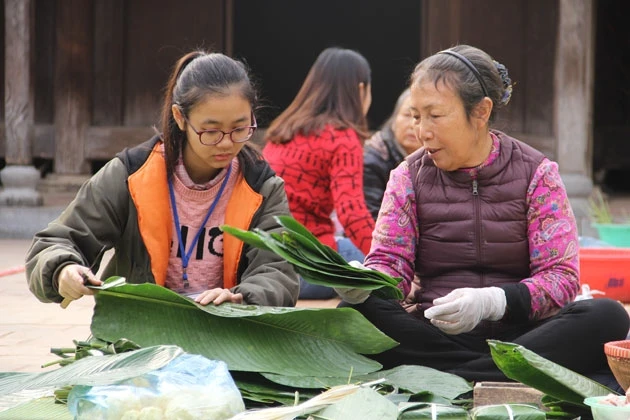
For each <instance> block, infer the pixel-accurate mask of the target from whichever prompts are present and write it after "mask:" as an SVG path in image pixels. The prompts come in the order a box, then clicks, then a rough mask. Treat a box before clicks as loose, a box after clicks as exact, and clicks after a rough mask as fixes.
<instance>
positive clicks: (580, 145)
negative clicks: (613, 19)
mask: <svg viewBox="0 0 630 420" xmlns="http://www.w3.org/2000/svg"><path fill="white" fill-rule="evenodd" d="M593 27H594V5H593V0H560V8H559V21H558V42H557V51H556V71H555V80H556V83H555V97H556V109H555V114H556V134H557V142H556V160H557V161H558V164H559V167H560V173H561V174H562V179H563V181H564V183H565V185H566V187H567V193H568V194H569V199H570V200H571V204H572V207H573V211H574V213H575V215H576V217H577V219H578V228H579V229H580V233H581V234H582V235H593V230H592V228H591V227H590V222H589V219H588V212H587V199H588V197H589V196H590V194H591V191H592V189H593V181H592V175H591V171H592V164H591V162H592V159H593V152H592V141H593V140H592V135H593V118H592V117H593V110H592V108H593V69H594V30H593Z"/></svg>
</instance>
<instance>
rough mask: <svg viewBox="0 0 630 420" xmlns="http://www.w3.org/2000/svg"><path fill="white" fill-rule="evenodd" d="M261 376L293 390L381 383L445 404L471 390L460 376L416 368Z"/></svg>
mask: <svg viewBox="0 0 630 420" xmlns="http://www.w3.org/2000/svg"><path fill="white" fill-rule="evenodd" d="M263 376H264V377H265V378H267V379H269V380H270V381H273V382H275V383H278V384H281V385H284V386H289V387H295V388H324V387H333V386H336V385H343V384H346V383H348V382H351V383H354V382H357V383H365V382H371V381H374V380H377V379H384V381H383V382H382V383H383V384H388V385H392V386H394V387H395V388H396V389H400V390H405V391H409V392H411V393H412V394H419V393H423V392H430V393H432V394H434V395H437V396H440V397H444V398H446V399H448V400H453V399H455V398H457V397H458V396H460V395H461V394H465V393H467V392H470V391H472V389H473V388H472V385H471V384H470V383H469V382H467V381H466V380H465V379H464V378H462V377H461V376H457V375H453V374H451V373H447V372H441V371H439V370H436V369H432V368H429V367H426V366H416V365H403V366H397V367H395V368H393V369H388V370H379V371H378V372H373V373H369V374H367V375H356V376H353V377H352V378H347V377H346V378H331V377H327V378H326V377H315V378H313V377H307V376H287V375H277V374H272V373H264V374H263Z"/></svg>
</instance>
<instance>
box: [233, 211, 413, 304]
mask: <svg viewBox="0 0 630 420" xmlns="http://www.w3.org/2000/svg"><path fill="white" fill-rule="evenodd" d="M275 219H276V220H277V221H278V223H279V224H280V225H281V226H282V227H283V228H284V229H285V231H284V232H282V233H277V232H271V233H269V232H265V231H263V230H260V229H254V230H252V231H246V230H243V229H239V228H236V227H233V226H229V225H223V226H221V230H223V231H224V232H226V233H229V234H230V235H233V236H235V237H237V238H238V239H240V240H241V241H243V242H245V243H246V244H249V245H251V246H255V247H257V248H261V249H265V250H268V251H271V252H274V253H276V254H277V255H279V256H281V257H282V258H284V259H286V260H287V261H288V262H289V263H290V264H291V265H293V267H294V268H295V271H296V272H297V273H298V274H299V275H300V276H302V278H304V280H306V281H307V282H309V283H312V284H317V285H322V286H329V287H343V288H352V289H363V290H371V291H372V293H373V294H374V295H375V296H378V297H381V298H383V299H402V298H403V294H402V291H401V290H400V289H399V288H398V286H397V285H398V283H400V281H401V280H402V279H401V278H399V277H391V276H389V275H387V274H385V273H381V272H379V271H375V270H370V269H365V268H357V267H353V266H351V265H350V264H348V263H347V262H346V261H345V260H344V259H343V257H342V256H341V255H339V253H337V252H336V251H335V250H334V249H332V248H330V247H329V246H326V245H324V244H322V243H321V242H320V241H319V240H318V239H317V237H315V236H314V235H313V234H312V233H311V232H310V231H309V230H308V229H306V227H304V225H302V224H301V223H300V222H298V221H297V220H295V219H294V218H293V217H291V216H276V217H275Z"/></svg>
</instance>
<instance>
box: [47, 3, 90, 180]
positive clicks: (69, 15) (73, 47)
mask: <svg viewBox="0 0 630 420" xmlns="http://www.w3.org/2000/svg"><path fill="white" fill-rule="evenodd" d="M56 18H57V20H56V32H57V33H56V54H55V87H54V97H55V100H54V105H55V118H54V126H55V173H56V174H62V175H65V174H68V175H72V174H85V173H88V172H89V168H88V165H87V162H86V160H85V152H84V145H85V141H86V139H85V135H86V132H87V129H88V127H89V125H90V123H91V86H92V30H91V29H92V24H93V16H92V1H91V0H62V1H58V2H57V14H56Z"/></svg>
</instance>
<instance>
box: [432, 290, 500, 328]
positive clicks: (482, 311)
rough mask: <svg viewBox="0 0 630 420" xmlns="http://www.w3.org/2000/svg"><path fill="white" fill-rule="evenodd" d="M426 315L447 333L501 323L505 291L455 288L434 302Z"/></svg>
mask: <svg viewBox="0 0 630 420" xmlns="http://www.w3.org/2000/svg"><path fill="white" fill-rule="evenodd" d="M433 305H434V306H432V307H431V308H429V309H427V310H426V311H425V312H424V316H425V317H427V318H428V319H430V320H431V324H433V325H435V326H436V327H438V328H439V329H441V330H442V331H444V332H445V333H447V334H461V333H465V332H469V331H472V330H473V329H474V328H475V327H476V326H477V324H479V322H480V321H482V320H489V321H498V320H500V319H501V318H503V315H505V308H506V305H507V303H506V299H505V292H504V291H503V289H501V288H499V287H482V288H478V289H475V288H469V287H464V288H461V289H455V290H453V291H452V292H451V293H449V294H448V295H446V296H443V297H441V298H437V299H435V300H434V301H433Z"/></svg>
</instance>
